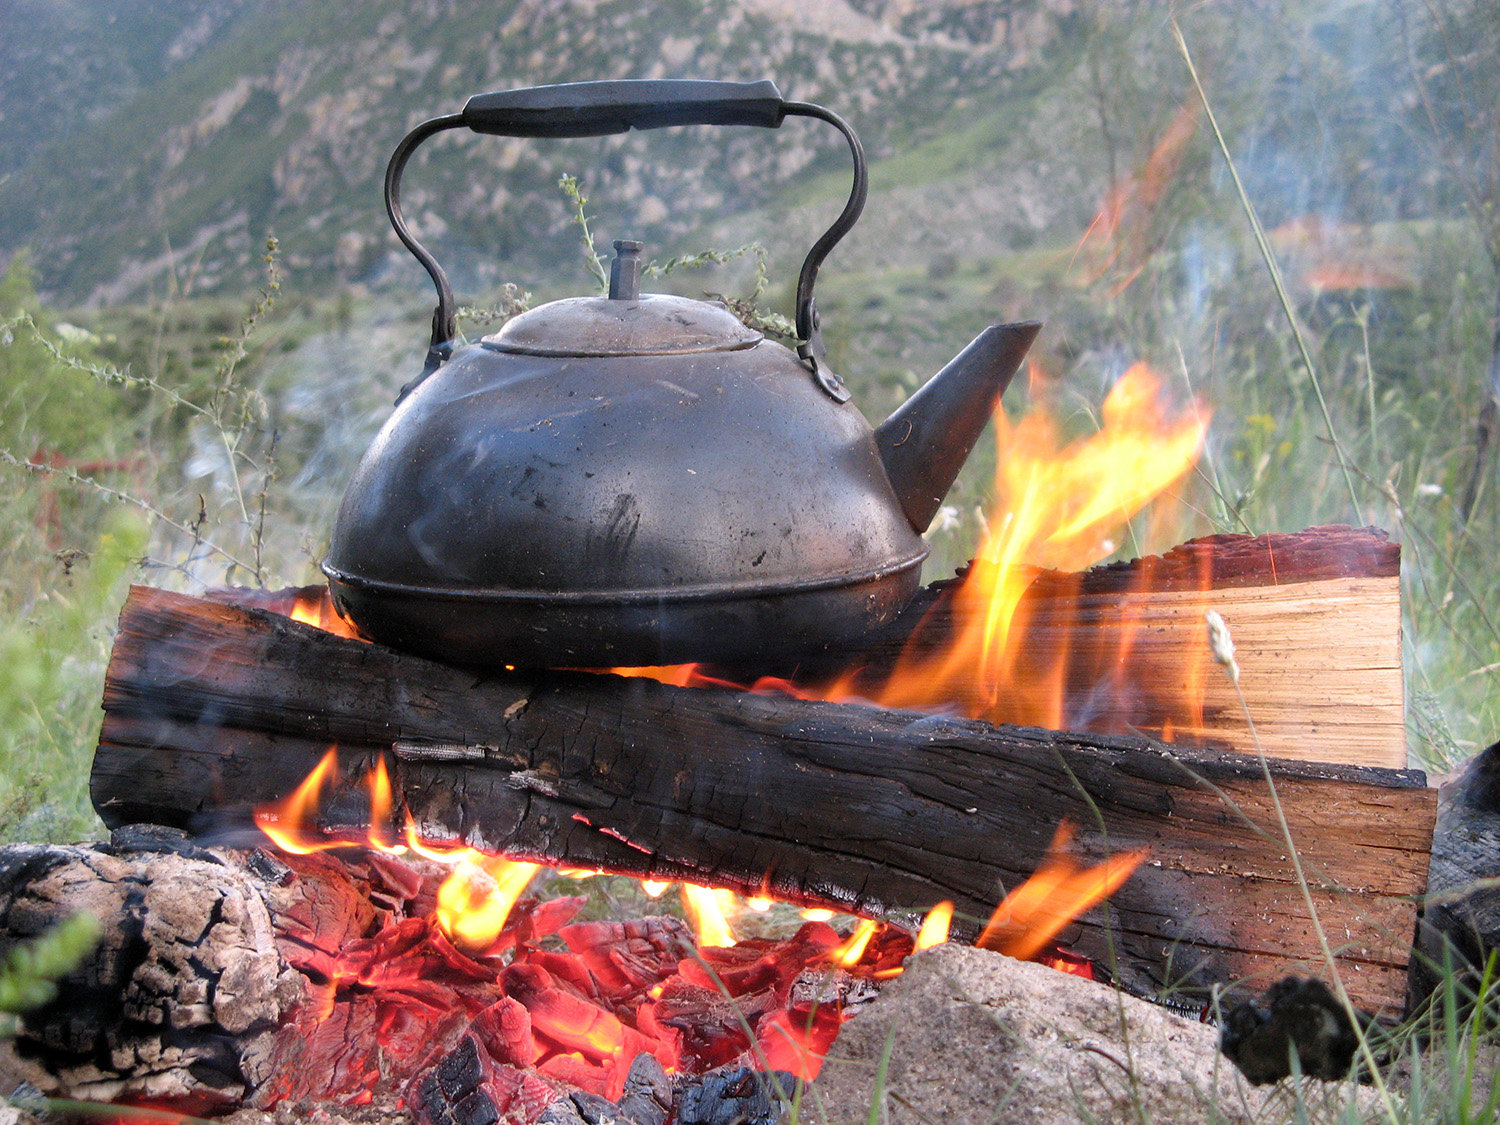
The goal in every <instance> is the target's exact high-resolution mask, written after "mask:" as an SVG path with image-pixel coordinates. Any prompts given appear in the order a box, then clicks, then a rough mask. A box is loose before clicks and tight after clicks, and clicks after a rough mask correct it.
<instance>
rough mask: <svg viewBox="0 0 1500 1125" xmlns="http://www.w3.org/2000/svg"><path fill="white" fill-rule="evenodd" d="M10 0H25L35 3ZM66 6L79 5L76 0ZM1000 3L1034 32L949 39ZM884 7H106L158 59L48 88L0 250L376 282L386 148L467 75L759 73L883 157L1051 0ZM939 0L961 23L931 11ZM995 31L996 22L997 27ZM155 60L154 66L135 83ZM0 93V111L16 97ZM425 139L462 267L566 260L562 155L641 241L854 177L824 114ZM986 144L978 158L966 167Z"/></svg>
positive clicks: (458, 92) (111, 269)
mask: <svg viewBox="0 0 1500 1125" xmlns="http://www.w3.org/2000/svg"><path fill="white" fill-rule="evenodd" d="M25 2H26V3H27V4H28V5H30V6H31V8H32V13H33V15H35V12H36V10H40V9H46V8H47V5H43V4H41V3H40V2H39V0H25ZM76 3H77V5H78V10H79V11H80V12H82V13H83V15H84V16H87V15H88V13H87V12H86V11H85V9H84V0H76ZM100 7H101V9H102V7H103V5H102V3H101V5H100ZM998 7H1004V8H1006V9H1008V10H1010V11H1011V12H1012V13H1014V12H1016V11H1018V10H1021V9H1025V10H1026V11H1028V12H1029V13H1030V17H1031V18H1030V21H1029V22H1028V23H1027V24H1026V25H1025V26H1026V30H1025V33H1024V34H1023V33H1022V32H1021V31H1019V30H1017V31H1016V32H1015V33H1014V34H1009V33H1006V32H1005V28H1007V27H1008V26H1010V25H1009V24H1008V23H1007V22H1006V20H1004V19H993V20H990V21H989V22H985V21H984V20H983V19H979V20H978V21H977V23H978V24H980V25H982V30H983V35H984V37H985V39H986V41H983V42H975V41H973V39H972V38H965V37H964V35H963V27H962V26H959V24H960V23H961V21H958V16H959V15H962V14H963V13H968V14H969V16H970V17H971V18H973V17H974V16H975V14H976V13H981V14H982V13H983V12H985V11H989V10H990V9H994V8H998ZM861 8H863V9H865V10H860V9H861ZM895 8H896V6H895V5H892V4H880V5H877V4H871V3H869V0H859V2H856V3H851V2H848V0H811V2H804V3H799V4H797V5H796V6H795V8H793V6H792V5H790V4H789V3H784V2H783V0H709V2H706V3H700V2H695V0H651V2H649V3H633V2H629V0H501V2H499V3H494V2H484V3H481V2H479V0H422V2H419V3H415V4H411V3H397V2H395V0H369V2H366V3H358V4H356V3H341V4H314V3H299V2H296V0H259V2H253V0H241V4H240V6H239V7H228V8H225V9H224V12H225V13H226V14H223V15H221V16H220V17H216V18H217V19H219V21H220V22H218V23H215V24H214V25H213V26H212V28H211V30H210V33H208V34H207V35H206V36H204V35H203V34H201V33H195V34H189V33H190V32H193V31H194V29H198V28H202V27H205V26H207V25H205V24H204V22H203V21H204V20H205V19H206V18H208V17H207V16H206V15H205V12H207V11H208V10H209V9H210V5H209V4H208V3H206V2H205V3H202V4H197V3H194V2H192V0H178V3H177V4H176V6H175V8H174V9H173V10H172V11H171V12H169V13H168V15H167V17H166V18H165V19H164V20H163V24H167V23H170V22H173V21H175V24H176V26H175V27H174V28H171V29H168V28H166V27H165V26H164V27H159V28H155V29H154V30H153V31H152V34H151V35H146V34H145V32H143V31H141V30H140V29H135V28H120V29H119V32H118V34H117V35H116V36H115V37H114V38H115V39H118V40H119V42H118V43H116V44H114V45H113V46H110V48H109V49H108V50H106V49H105V47H106V44H104V43H102V42H97V43H93V48H94V49H95V51H96V58H95V60H94V61H93V62H91V63H90V66H92V67H94V68H95V69H98V68H101V67H105V66H106V65H108V59H109V58H111V57H113V55H112V54H111V52H113V54H114V55H119V54H121V53H122V52H123V53H125V54H132V55H133V57H137V58H140V59H145V60H148V61H147V62H146V63H138V64H137V65H135V68H134V69H131V68H130V67H128V66H124V65H123V64H122V65H121V67H119V68H117V69H118V71H119V76H118V80H117V81H116V82H114V84H113V85H109V84H106V85H105V86H104V87H101V89H102V90H103V91H104V95H105V96H103V97H102V99H101V96H95V97H93V98H90V97H88V96H87V95H86V94H84V93H82V92H80V90H79V89H78V88H77V87H76V84H75V85H74V86H72V87H70V86H68V84H66V83H63V84H61V85H57V86H56V93H55V94H54V95H53V98H52V100H53V102H54V103H58V104H64V105H66V106H67V107H68V109H69V110H70V111H71V115H70V114H69V112H64V111H60V110H58V109H56V108H55V106H54V109H53V110H52V111H51V112H52V113H53V114H54V115H58V114H60V115H61V116H62V117H64V118H66V119H67V123H66V127H63V128H59V129H58V130H55V131H51V139H50V140H48V141H47V142H46V143H45V144H43V145H38V146H33V147H32V148H31V149H30V151H29V157H28V159H26V160H25V161H24V163H21V164H19V165H18V166H16V167H13V168H12V169H11V170H10V174H9V175H8V176H6V177H5V178H4V179H3V181H0V253H6V254H9V253H13V252H15V251H16V250H18V249H19V248H21V247H22V246H28V245H29V246H31V247H33V248H35V254H34V262H35V265H36V267H37V268H38V271H39V274H40V285H41V288H42V289H43V290H44V291H45V292H47V293H48V294H49V295H51V296H53V297H54V298H55V299H63V300H71V301H94V302H100V301H114V300H122V299H127V298H131V297H135V296H140V295H141V294H143V293H147V292H151V291H154V290H159V289H160V288H161V287H162V286H163V285H164V283H165V278H166V276H167V274H168V272H169V271H171V272H173V273H174V274H175V276H176V278H177V279H178V281H179V282H181V280H182V279H183V278H188V277H190V278H191V279H192V281H193V284H194V285H195V286H196V288H197V289H199V290H204V289H207V290H212V289H213V288H215V287H216V286H219V285H229V286H232V287H243V286H244V285H245V283H246V278H247V277H249V276H253V263H254V261H255V260H256V259H257V258H258V257H259V254H260V250H261V247H262V244H263V240H264V237H265V235H266V234H267V233H271V232H274V233H276V234H277V235H278V236H279V237H280V239H281V244H282V247H283V251H284V253H285V254H286V255H287V260H288V262H289V263H291V264H292V266H293V267H294V268H296V269H298V270H300V271H304V272H306V273H307V274H308V275H310V276H314V275H315V276H322V277H326V278H328V279H330V280H335V279H341V280H346V281H347V280H363V281H372V280H373V281H378V280H379V279H380V278H381V277H382V276H383V275H384V274H385V273H386V272H387V271H388V270H389V269H390V268H391V266H392V264H393V263H394V262H399V261H401V259H403V258H404V257H405V255H404V252H402V251H400V250H399V247H397V246H396V244H395V243H394V239H393V238H391V237H390V235H389V232H388V230H387V227H386V224H385V222H384V218H383V216H382V215H381V214H380V209H379V208H380V204H379V200H380V177H381V174H382V171H383V168H384V164H385V161H386V158H387V157H388V155H389V153H390V150H391V149H392V148H393V147H394V145H395V143H396V141H397V140H398V139H399V138H400V136H401V135H402V134H403V133H404V132H405V131H406V129H407V128H409V127H410V126H411V125H412V124H413V123H415V122H416V121H418V120H421V119H422V118H423V117H426V116H434V115H438V114H441V113H450V112H454V111H455V110H457V109H458V108H459V107H461V106H462V104H463V102H464V101H465V100H466V99H467V98H468V97H469V96H470V95H472V94H474V93H478V92H483V91H485V90H490V89H505V88H509V87H512V86H520V85H532V84H540V83H547V82H560V81H574V80H581V79H594V78H620V77H648V78H649V77H714V78H723V79H732V80H754V79H759V78H764V77H772V78H775V79H776V80H777V81H778V82H779V84H780V85H781V88H782V92H783V94H784V95H786V96H787V97H791V98H797V99H803V100H812V101H818V102H821V103H823V104H827V105H829V106H830V107H831V108H834V109H836V110H837V111H838V112H840V113H842V114H844V115H845V116H847V117H849V118H850V119H851V120H852V121H854V123H855V124H856V127H857V128H858V129H859V131H860V133H861V136H862V138H863V140H864V141H865V144H866V146H867V148H868V150H869V152H870V154H871V156H872V158H874V159H878V158H880V157H881V156H882V155H885V154H888V153H891V152H893V151H895V150H896V149H897V148H898V147H899V148H900V149H902V150H910V149H913V148H915V147H919V146H920V145H922V144H923V143H924V142H927V141H931V140H933V139H934V138H936V137H938V136H939V135H940V133H941V132H942V131H943V130H944V129H947V128H951V127H952V126H954V124H955V123H960V124H969V125H972V123H973V117H974V105H975V100H976V97H980V98H982V99H983V101H984V103H985V104H986V105H989V106H994V107H998V106H1000V105H1001V104H1002V103H1003V101H1004V95H1005V93H1006V91H1007V89H1009V88H1010V87H1013V86H1015V85H1016V83H1017V81H1018V79H1017V75H1022V76H1024V75H1026V74H1027V73H1028V72H1027V70H1026V68H1025V67H1020V68H1018V67H1017V65H1016V64H1017V62H1018V60H1024V59H1025V58H1026V57H1027V55H1026V53H1027V52H1031V53H1032V56H1033V57H1034V56H1035V53H1036V52H1037V50H1038V49H1039V48H1043V47H1045V46H1047V45H1048V44H1049V43H1050V42H1051V41H1052V40H1053V39H1054V38H1055V26H1054V24H1053V23H1052V22H1051V21H1050V17H1049V14H1048V13H1049V8H1048V4H1047V3H1046V2H1045V0H1031V2H1025V0H1012V2H1010V3H1006V4H1003V5H999V4H985V3H981V4H971V3H964V2H962V0H950V2H949V3H946V4H935V5H931V6H929V7H927V8H925V9H919V8H908V9H906V10H894V9H895ZM918 11H921V12H925V15H924V16H922V17H921V19H920V20H919V19H918V17H917V15H916V14H915V13H916V12H918ZM944 12H947V13H949V14H950V16H952V18H951V19H948V20H946V21H945V20H944V19H942V18H939V17H941V16H942V14H943V13H944ZM94 14H95V16H97V12H96V13H94ZM11 18H12V19H16V18H19V17H17V16H15V15H13V16H12V17H11ZM80 18H81V21H82V22H84V23H87V20H86V19H83V18H82V17H80ZM948 24H953V25H954V26H947V25H948ZM1016 26H1017V27H1018V28H1019V27H1020V22H1019V21H1017V22H1016ZM660 28H667V29H669V30H668V32H667V33H666V34H662V33H661V32H660V31H658V30H656V29H660ZM997 29H998V30H997ZM101 34H102V32H101ZM997 34H998V35H1000V37H1001V40H1002V41H1001V42H998V43H991V42H988V39H991V38H994V37H995V36H996V35H997ZM85 38H86V39H87V37H85ZM106 38H108V37H107V36H106ZM89 42H93V41H92V40H89ZM184 43H191V44H193V45H194V46H195V49H194V50H192V51H187V50H186V48H184V47H182V46H180V45H181V44H184ZM127 45H128V46H129V50H128V51H127V50H126V47H127ZM87 48H88V43H84V44H83V45H81V46H76V47H75V48H74V49H75V51H77V52H84V51H85V50H86V49H87ZM8 50H9V49H8ZM28 57H30V56H28ZM163 60H165V62H164V61H163ZM33 61H34V60H33ZM168 63H170V65H167V64H168ZM152 67H155V68H156V71H155V72H156V73H158V74H159V77H158V78H156V80H154V81H147V77H148V75H149V73H150V72H151V68H152ZM12 93H13V92H12ZM84 103H88V104H84ZM105 103H108V105H113V106H115V108H113V109H112V110H108V111H107V109H106V104H105ZM15 104H16V99H15V97H13V96H7V97H6V98H5V99H4V105H5V106H6V107H12V106H14V105H15ZM989 112H991V113H993V112H995V110H994V109H991V110H990V111H989ZM6 113H7V116H6V117H5V119H4V120H5V122H6V124H7V126H8V127H9V126H11V124H12V123H13V119H14V118H15V116H16V115H15V113H14V112H13V111H11V110H10V109H9V108H7V110H6ZM91 113H92V114H93V115H94V116H96V117H98V118H99V119H98V120H90V114H91ZM14 125H15V127H16V128H25V127H27V125H26V123H25V122H19V121H18V122H14ZM428 148H430V149H431V150H432V155H431V156H430V157H428V156H426V155H424V156H421V157H419V158H418V159H417V160H416V161H415V162H414V163H413V165H412V167H411V170H410V172H409V175H408V181H407V182H408V185H409V187H408V190H407V202H408V214H409V215H410V216H412V218H413V222H414V225H415V226H416V227H417V229H418V230H419V232H420V233H421V236H422V237H424V238H431V240H432V244H433V248H434V250H435V251H436V252H438V253H439V255H440V258H441V260H443V261H444V264H445V265H447V266H449V268H450V269H451V270H453V271H454V273H455V281H458V282H463V283H466V284H467V283H474V284H477V283H483V282H486V281H489V280H493V279H494V278H495V277H498V276H500V275H501V274H504V275H505V276H511V275H512V274H521V275H523V276H524V273H525V271H526V270H528V269H538V268H541V269H545V268H546V267H547V266H548V265H549V264H550V262H551V261H553V260H554V259H555V258H556V257H557V256H558V255H559V254H574V255H576V251H577V243H576V234H575V233H574V231H573V230H572V229H571V227H570V224H569V221H568V218H567V215H566V207H565V204H564V203H563V201H562V200H561V197H560V194H559V192H558V190H557V187H556V184H557V180H558V177H559V175H560V174H561V173H562V172H564V171H567V172H572V173H574V174H576V175H578V176H579V177H580V179H581V180H582V182H583V184H584V188H585V190H586V191H587V193H588V194H589V196H590V197H591V198H592V199H593V200H594V201H595V203H596V205H598V206H599V207H601V208H604V207H608V208H614V207H618V208H620V210H621V211H622V212H623V213H626V214H629V215H631V216H632V218H631V224H632V225H631V231H630V233H631V234H632V235H633V236H636V237H644V238H645V239H647V240H648V241H649V242H650V243H651V244H652V250H653V251H660V250H662V249H670V248H678V247H681V246H683V245H684V244H685V243H684V240H685V239H686V238H687V236H688V235H689V234H691V233H692V232H694V231H696V230H698V229H699V228H700V227H701V225H702V224H703V223H704V222H705V221H706V220H709V219H712V218H715V217H718V216H722V215H724V214H735V213H740V212H743V211H745V210H747V209H752V208H757V207H761V206H763V205H765V204H766V203H767V202H768V201H770V200H771V199H772V198H773V197H774V196H776V195H777V194H778V193H780V192H782V191H784V190H785V189H786V188H787V187H788V186H795V185H796V184H797V183H799V182H800V183H804V184H805V183H807V182H810V180H809V177H811V178H813V179H816V178H817V177H818V176H819V175H820V174H823V173H828V174H829V176H830V177H831V180H830V183H832V182H835V181H836V180H837V179H838V178H839V177H842V178H843V184H844V186H843V187H842V188H836V187H829V188H827V190H826V191H824V192H823V194H824V195H827V194H829V193H830V192H837V191H841V190H847V176H848V172H847V166H848V154H847V152H846V151H845V150H844V149H843V146H842V144H841V142H840V141H839V139H838V137H837V135H836V134H835V133H833V132H832V130H829V129H828V128H827V127H826V126H824V125H821V124H818V123H808V122H793V123H790V124H789V125H788V126H786V127H785V128H783V129H782V130H780V131H779V132H778V133H774V134H767V133H765V132H763V131H761V130H749V129H718V130H707V129H691V130H665V131H660V132H655V133H651V134H648V135H646V136H640V135H631V136H629V137H612V138H603V139H588V140H579V141H567V142H537V141H527V140H515V139H509V138H471V137H468V136H465V137H464V138H462V139H456V138H455V139H450V138H446V137H445V138H442V139H440V140H438V141H435V142H433V143H432V144H431V145H429V146H428ZM987 159H990V155H989V154H985V153H976V154H973V158H972V159H970V160H968V161H967V163H968V164H969V165H970V166H971V167H972V166H974V164H975V163H976V162H983V161H984V160H987ZM945 171H946V172H948V173H951V172H952V171H953V169H951V168H949V169H946V170H945ZM824 210H826V206H825V208H824ZM819 219H820V220H821V221H823V222H826V221H827V219H826V217H824V216H822V215H821V214H820V215H819ZM613 233H615V234H616V235H620V234H624V233H625V232H624V231H623V230H616V231H614V232H613ZM741 241H744V240H743V239H741ZM648 252H651V251H648ZM492 263H493V264H492ZM499 263H504V265H503V266H502V265H500V264H499ZM409 264H410V263H409V260H408V261H406V262H402V264H401V265H399V267H398V268H400V269H401V270H403V271H405V270H407V269H408V267H409ZM403 276H405V275H404V274H403Z"/></svg>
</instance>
